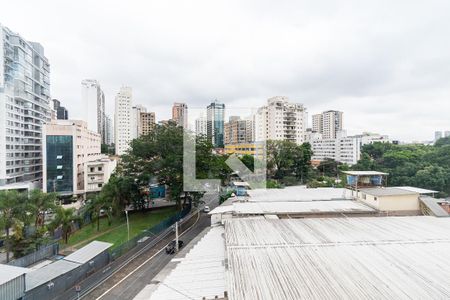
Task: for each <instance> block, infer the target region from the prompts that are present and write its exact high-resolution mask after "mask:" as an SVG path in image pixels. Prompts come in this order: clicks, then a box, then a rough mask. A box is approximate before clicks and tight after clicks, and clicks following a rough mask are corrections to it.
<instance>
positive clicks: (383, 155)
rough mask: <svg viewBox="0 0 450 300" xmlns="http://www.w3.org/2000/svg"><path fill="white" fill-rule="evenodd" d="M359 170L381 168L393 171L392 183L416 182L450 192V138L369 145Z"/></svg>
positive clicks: (363, 151)
mask: <svg viewBox="0 0 450 300" xmlns="http://www.w3.org/2000/svg"><path fill="white" fill-rule="evenodd" d="M353 169H355V170H377V171H383V172H387V173H389V174H390V176H389V184H390V185H391V186H395V185H412V186H417V187H421V188H427V189H432V190H437V191H440V192H442V196H445V195H449V194H450V140H449V139H447V138H445V139H441V140H439V141H437V142H436V144H435V145H434V146H425V145H394V144H391V143H374V144H371V145H365V146H364V147H363V149H362V156H361V160H360V161H359V162H358V164H357V165H355V166H354V167H353Z"/></svg>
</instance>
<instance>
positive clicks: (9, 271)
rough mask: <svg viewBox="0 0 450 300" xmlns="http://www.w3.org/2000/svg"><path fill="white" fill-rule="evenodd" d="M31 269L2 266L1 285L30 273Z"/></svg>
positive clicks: (0, 270)
mask: <svg viewBox="0 0 450 300" xmlns="http://www.w3.org/2000/svg"><path fill="white" fill-rule="evenodd" d="M29 271H30V269H27V268H20V267H15V266H10V265H4V264H0V285H2V284H4V283H6V282H8V281H11V280H13V279H14V278H17V277H19V276H22V275H23V274H25V273H28V272H29Z"/></svg>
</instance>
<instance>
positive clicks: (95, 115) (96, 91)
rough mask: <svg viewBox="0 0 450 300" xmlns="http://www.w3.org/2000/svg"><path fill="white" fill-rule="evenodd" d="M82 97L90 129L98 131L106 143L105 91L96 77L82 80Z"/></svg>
mask: <svg viewBox="0 0 450 300" xmlns="http://www.w3.org/2000/svg"><path fill="white" fill-rule="evenodd" d="M81 99H82V103H83V105H84V110H85V113H86V116H87V118H86V120H87V123H88V129H89V130H92V131H94V132H97V133H98V134H100V135H101V137H102V143H103V144H107V143H106V114H105V93H103V90H102V89H101V87H100V84H99V82H98V81H97V80H95V79H85V80H83V81H81Z"/></svg>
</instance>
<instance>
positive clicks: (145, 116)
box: [139, 112, 156, 136]
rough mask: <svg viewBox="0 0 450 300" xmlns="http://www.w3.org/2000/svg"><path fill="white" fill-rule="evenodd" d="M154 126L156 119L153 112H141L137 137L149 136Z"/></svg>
mask: <svg viewBox="0 0 450 300" xmlns="http://www.w3.org/2000/svg"><path fill="white" fill-rule="evenodd" d="M155 126H156V117H155V113H154V112H141V116H140V126H139V130H140V131H139V136H141V135H147V134H149V133H150V132H151V131H152V130H153V129H154V128H155Z"/></svg>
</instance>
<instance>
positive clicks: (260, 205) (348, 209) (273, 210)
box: [209, 200, 375, 215]
mask: <svg viewBox="0 0 450 300" xmlns="http://www.w3.org/2000/svg"><path fill="white" fill-rule="evenodd" d="M364 212H375V210H374V209H373V208H371V207H369V206H367V205H364V204H362V203H360V202H356V201H351V200H326V201H298V202H282V201H276V202H234V203H233V204H232V205H226V206H222V205H221V206H219V207H216V208H215V209H213V210H212V211H211V212H210V213H209V214H211V215H213V214H222V213H233V214H293V215H294V214H326V213H364Z"/></svg>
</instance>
